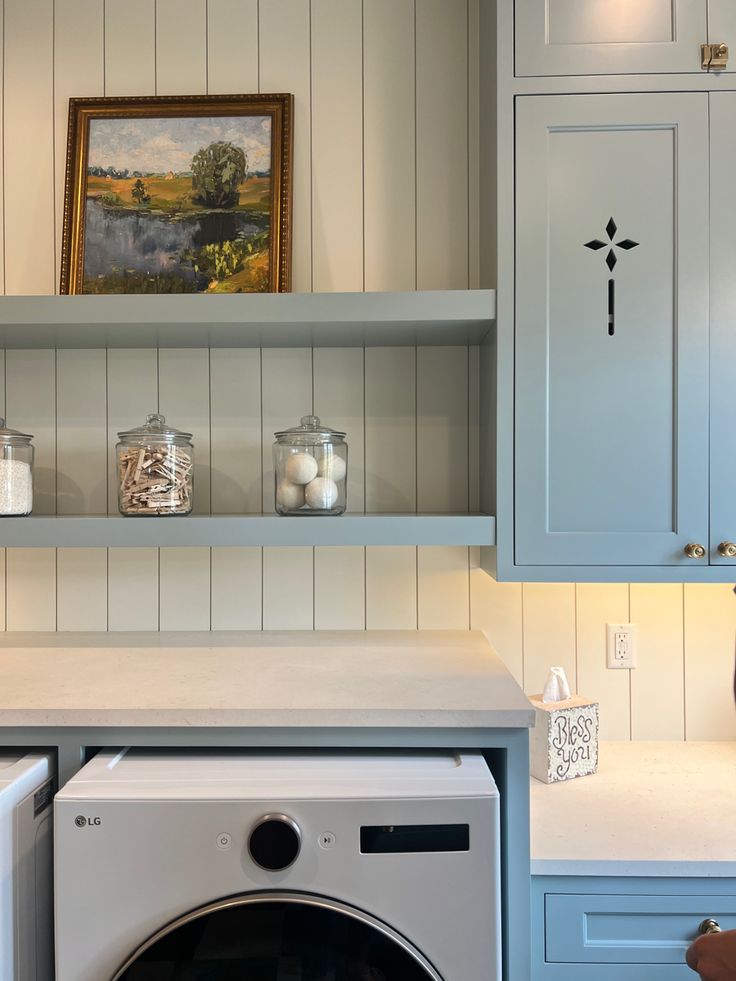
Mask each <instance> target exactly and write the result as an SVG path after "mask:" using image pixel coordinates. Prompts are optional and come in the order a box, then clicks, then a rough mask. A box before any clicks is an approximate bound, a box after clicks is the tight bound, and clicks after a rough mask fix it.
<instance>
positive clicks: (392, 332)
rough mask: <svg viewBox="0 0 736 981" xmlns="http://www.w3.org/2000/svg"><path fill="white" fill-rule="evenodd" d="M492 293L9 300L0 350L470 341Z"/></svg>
mask: <svg viewBox="0 0 736 981" xmlns="http://www.w3.org/2000/svg"><path fill="white" fill-rule="evenodd" d="M495 316H496V291H495V290H452V291H450V290H438V291H432V292H413V293H250V294H241V295H237V296H201V295H196V294H195V295H191V294H185V295H177V296H17V297H16V296H9V297H2V298H1V299H0V347H5V348H11V349H12V348H16V349H18V348H20V349H25V348H140V347H149V348H151V347H377V346H390V345H414V344H423V345H432V346H440V345H449V344H479V343H480V342H481V341H482V340H483V338H484V337H485V336H486V335H487V334H488V332H489V330H490V329H491V327H492V325H493V322H494V320H495Z"/></svg>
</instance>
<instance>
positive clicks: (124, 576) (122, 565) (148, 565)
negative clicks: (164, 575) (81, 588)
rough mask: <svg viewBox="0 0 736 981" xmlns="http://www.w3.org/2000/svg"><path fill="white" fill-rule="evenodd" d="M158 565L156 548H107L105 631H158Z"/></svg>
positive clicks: (132, 519) (133, 519)
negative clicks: (106, 611) (106, 612)
mask: <svg viewBox="0 0 736 981" xmlns="http://www.w3.org/2000/svg"><path fill="white" fill-rule="evenodd" d="M130 520H131V521H135V520H136V519H135V518H131V519H130ZM141 520H143V519H141ZM172 520H176V519H172ZM158 566H159V554H158V549H157V548H111V549H108V553H107V592H108V597H107V602H108V621H107V622H108V627H107V629H108V630H158V629H159V612H158V611H159V603H158Z"/></svg>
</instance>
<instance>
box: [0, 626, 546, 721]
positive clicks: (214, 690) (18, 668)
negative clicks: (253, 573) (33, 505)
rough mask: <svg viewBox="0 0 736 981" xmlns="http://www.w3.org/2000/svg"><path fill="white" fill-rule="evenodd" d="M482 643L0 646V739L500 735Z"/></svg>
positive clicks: (216, 639)
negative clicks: (217, 729) (230, 730)
mask: <svg viewBox="0 0 736 981" xmlns="http://www.w3.org/2000/svg"><path fill="white" fill-rule="evenodd" d="M533 722H534V712H533V710H532V709H531V706H530V705H529V702H528V700H527V699H526V697H525V696H524V694H523V693H522V691H521V689H520V688H519V686H518V685H517V684H516V682H515V681H514V679H513V678H512V676H511V675H510V674H509V672H508V671H507V669H506V668H505V667H504V665H503V663H502V661H501V660H500V658H499V657H498V656H497V655H496V653H495V652H494V650H493V648H492V647H491V646H490V644H489V643H488V641H487V640H486V638H485V636H484V635H483V633H481V632H480V631H408V630H407V631H371V632H363V631H346V632H342V631H339V632H338V631H321V632H320V631H309V632H301V631H290V632H284V633H276V632H273V633H271V632H269V633H261V632H253V633H206V634H193V633H187V634H184V633H161V634H155V633H152V634H146V633H135V634H132V633H131V634H125V633H119V634H5V635H4V637H3V638H2V640H1V641H0V725H3V726H179V727H182V726H187V727H188V726H226V727H231V726H249V727H290V728H294V727H312V728H325V727H327V728H332V727H337V728H355V727H368V728H370V727H380V728H407V727H410V728H436V727H449V728H458V727H463V728H496V727H502V728H509V727H527V726H530V725H533Z"/></svg>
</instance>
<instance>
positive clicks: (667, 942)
mask: <svg viewBox="0 0 736 981" xmlns="http://www.w3.org/2000/svg"><path fill="white" fill-rule="evenodd" d="M706 917H713V918H714V919H716V920H718V922H719V924H720V925H721V927H722V928H723V929H724V930H731V929H736V896H717V897H716V896H714V897H707V896H616V895H612V896H606V895H597V896H594V895H584V894H580V895H561V894H557V893H547V895H546V896H545V913H544V934H545V960H546V961H547V962H548V963H570V964H682V963H683V962H684V959H685V951H686V949H687V947H688V945H689V944H690V943H691V942H692V941H693V940H694V939H695V938H696V937H697V935H698V933H697V931H698V924H699V923H701V922H702V920H704V919H705V918H706Z"/></svg>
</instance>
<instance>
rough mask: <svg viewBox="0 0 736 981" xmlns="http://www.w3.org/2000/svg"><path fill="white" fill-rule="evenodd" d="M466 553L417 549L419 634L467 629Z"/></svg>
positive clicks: (467, 574)
mask: <svg viewBox="0 0 736 981" xmlns="http://www.w3.org/2000/svg"><path fill="white" fill-rule="evenodd" d="M469 590H470V579H469V570H468V549H467V548H463V547H451V548H436V547H432V546H421V547H419V548H418V549H417V625H418V627H419V629H420V630H467V629H468V628H469V626H470V592H469Z"/></svg>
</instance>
